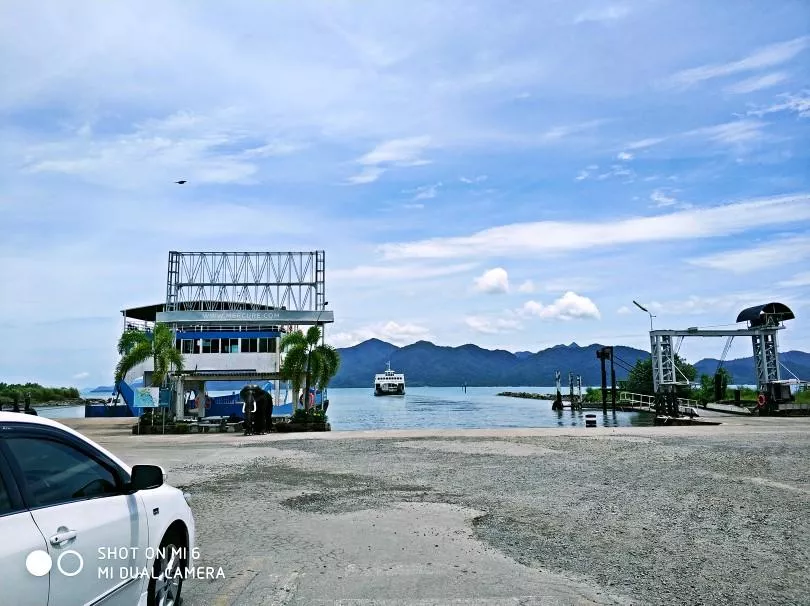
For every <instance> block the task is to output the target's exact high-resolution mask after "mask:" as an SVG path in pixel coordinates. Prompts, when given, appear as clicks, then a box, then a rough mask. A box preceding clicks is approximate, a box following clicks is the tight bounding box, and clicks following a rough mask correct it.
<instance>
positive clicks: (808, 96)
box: [747, 90, 810, 118]
mask: <svg viewBox="0 0 810 606" xmlns="http://www.w3.org/2000/svg"><path fill="white" fill-rule="evenodd" d="M779 98H781V99H784V101H782V102H780V103H775V104H773V105H770V106H768V107H765V108H760V109H752V110H750V111H748V112H747V115H749V116H764V115H766V114H775V113H778V112H795V113H796V114H798V116H799V117H800V118H810V90H804V91H802V92H800V93H799V94H796V95H792V94H783V95H779Z"/></svg>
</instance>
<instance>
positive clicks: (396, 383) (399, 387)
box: [374, 362, 405, 396]
mask: <svg viewBox="0 0 810 606" xmlns="http://www.w3.org/2000/svg"><path fill="white" fill-rule="evenodd" d="M374 395H375V396H404V395H405V375H404V374H403V373H401V372H396V371H393V370H391V362H388V364H387V366H386V369H385V372H382V373H379V374H376V375H374Z"/></svg>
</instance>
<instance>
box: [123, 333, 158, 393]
mask: <svg viewBox="0 0 810 606" xmlns="http://www.w3.org/2000/svg"><path fill="white" fill-rule="evenodd" d="M150 357H152V343H151V342H149V341H141V342H139V343H138V344H137V345H135V346H134V347H133V348H132V349H131V350H129V352H127V353H126V354H124V355H123V356H121V359H120V360H118V364H117V365H116V367H115V382H116V383H118V382H119V381H123V380H124V377H125V376H126V375H127V373H128V372H129V371H130V370H132V369H133V368H135V367H136V366H137V365H138V364H141V363H143V362H146V361H147V360H148V359H149V358H150Z"/></svg>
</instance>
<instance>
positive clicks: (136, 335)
mask: <svg viewBox="0 0 810 606" xmlns="http://www.w3.org/2000/svg"><path fill="white" fill-rule="evenodd" d="M149 341H150V339H149V336H148V335H147V334H146V333H145V332H143V331H140V330H126V331H124V332H123V333H121V336H120V337H119V339H118V355H121V356H123V355H126V354H128V353H129V352H130V351H132V350H133V349H135V347H136V346H137V345H138V344H140V343H149Z"/></svg>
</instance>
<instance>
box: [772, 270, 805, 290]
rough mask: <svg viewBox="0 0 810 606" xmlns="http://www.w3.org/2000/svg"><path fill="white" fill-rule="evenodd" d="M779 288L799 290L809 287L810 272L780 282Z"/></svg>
mask: <svg viewBox="0 0 810 606" xmlns="http://www.w3.org/2000/svg"><path fill="white" fill-rule="evenodd" d="M779 286H786V287H788V288H801V287H804V286H810V271H803V272H799V273H798V274H795V275H794V276H793V277H792V278H789V279H787V280H782V281H781V282H779Z"/></svg>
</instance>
